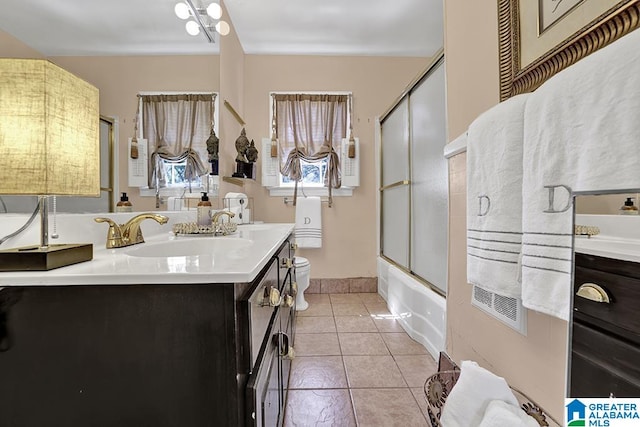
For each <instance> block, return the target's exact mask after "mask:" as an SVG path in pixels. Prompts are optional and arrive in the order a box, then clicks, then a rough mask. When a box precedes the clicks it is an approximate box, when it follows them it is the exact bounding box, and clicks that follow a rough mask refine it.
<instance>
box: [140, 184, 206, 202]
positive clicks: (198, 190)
mask: <svg viewBox="0 0 640 427" xmlns="http://www.w3.org/2000/svg"><path fill="white" fill-rule="evenodd" d="M203 191H205V190H204V188H203V187H200V186H192V187H191V192H189V191H188V190H187V189H185V188H184V187H171V188H161V189H160V197H184V198H196V199H198V198H200V196H201V195H202V192H203ZM140 197H156V190H155V189H153V188H148V187H146V188H145V187H143V188H140Z"/></svg>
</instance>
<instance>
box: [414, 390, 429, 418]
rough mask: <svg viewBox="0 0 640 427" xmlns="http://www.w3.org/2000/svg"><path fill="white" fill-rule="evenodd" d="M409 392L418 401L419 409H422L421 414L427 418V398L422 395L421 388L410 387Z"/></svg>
mask: <svg viewBox="0 0 640 427" xmlns="http://www.w3.org/2000/svg"><path fill="white" fill-rule="evenodd" d="M410 390H411V393H413V397H414V398H415V399H416V402H417V403H418V407H420V411H422V415H424V417H425V418H426V419H427V420H428V419H429V412H428V411H427V398H426V397H425V395H424V389H423V388H412V389H410Z"/></svg>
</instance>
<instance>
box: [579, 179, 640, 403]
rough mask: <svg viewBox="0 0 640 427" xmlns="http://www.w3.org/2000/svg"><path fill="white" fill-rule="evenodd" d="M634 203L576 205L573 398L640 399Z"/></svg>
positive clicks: (639, 251)
mask: <svg viewBox="0 0 640 427" xmlns="http://www.w3.org/2000/svg"><path fill="white" fill-rule="evenodd" d="M630 202H633V205H634V206H633V207H635V208H637V207H638V190H637V189H634V190H628V191H616V192H612V193H600V194H589V195H586V194H583V195H579V194H577V195H576V197H575V217H574V219H575V226H576V235H575V236H574V261H575V263H574V280H573V293H572V295H573V296H572V307H573V310H572V317H571V325H570V335H569V336H570V338H569V363H568V367H569V369H568V381H567V383H568V387H567V388H568V389H567V393H568V396H569V397H637V396H640V368H639V367H638V364H637V361H638V360H640V315H639V314H638V309H637V308H638V306H640V215H638V214H637V212H638V211H637V210H635V209H632V208H631V206H630ZM625 203H626V204H625ZM621 207H624V208H623V209H622V210H621ZM623 212H626V213H630V214H622V213H623Z"/></svg>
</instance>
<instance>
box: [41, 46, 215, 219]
mask: <svg viewBox="0 0 640 427" xmlns="http://www.w3.org/2000/svg"><path fill="white" fill-rule="evenodd" d="M50 59H51V60H52V61H53V62H55V63H57V64H58V65H60V66H61V67H63V68H65V69H67V70H69V71H71V72H72V73H74V74H76V75H77V76H79V77H81V78H83V79H85V80H87V81H88V82H90V83H92V84H93V85H95V86H97V87H98V89H100V114H102V115H104V116H108V117H113V118H117V119H118V125H119V134H118V137H119V155H118V164H119V165H120V173H119V181H120V189H119V191H126V192H127V193H128V194H129V196H130V200H131V203H132V204H133V207H134V210H136V211H148V210H155V199H154V198H153V197H140V192H139V190H138V188H129V187H128V183H127V148H128V147H127V146H128V139H129V138H130V137H131V136H133V133H134V118H135V114H136V107H137V100H138V98H137V96H136V95H137V94H138V92H142V91H194V92H195V91H216V92H217V91H218V90H219V68H220V67H219V57H218V56H217V55H209V56H103V57H86V56H83V57H54V58H50ZM161 209H164V207H162V208H161Z"/></svg>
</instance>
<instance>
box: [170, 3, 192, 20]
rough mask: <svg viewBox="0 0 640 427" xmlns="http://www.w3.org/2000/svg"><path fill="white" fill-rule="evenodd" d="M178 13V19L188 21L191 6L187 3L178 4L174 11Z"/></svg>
mask: <svg viewBox="0 0 640 427" xmlns="http://www.w3.org/2000/svg"><path fill="white" fill-rule="evenodd" d="M173 10H174V11H175V12H176V15H177V16H178V18H180V19H187V18H189V15H190V13H189V6H187V4H186V3H183V2H180V3H176V7H175V8H174V9H173Z"/></svg>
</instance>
